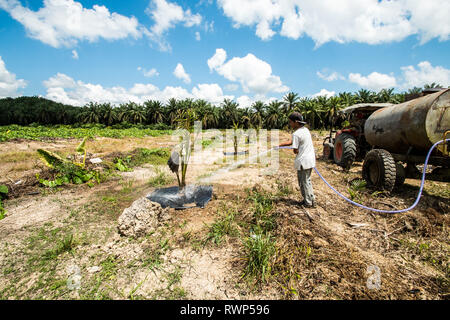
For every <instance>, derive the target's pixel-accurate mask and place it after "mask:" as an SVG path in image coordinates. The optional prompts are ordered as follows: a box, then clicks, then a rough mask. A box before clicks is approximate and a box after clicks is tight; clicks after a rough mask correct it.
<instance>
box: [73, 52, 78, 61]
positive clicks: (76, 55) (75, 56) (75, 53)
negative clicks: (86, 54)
mask: <svg viewBox="0 0 450 320" xmlns="http://www.w3.org/2000/svg"><path fill="white" fill-rule="evenodd" d="M72 58H74V59H75V60H78V52H77V50H72Z"/></svg>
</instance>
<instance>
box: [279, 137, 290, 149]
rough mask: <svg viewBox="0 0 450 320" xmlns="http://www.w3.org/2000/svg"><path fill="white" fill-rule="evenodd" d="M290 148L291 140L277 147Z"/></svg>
mask: <svg viewBox="0 0 450 320" xmlns="http://www.w3.org/2000/svg"><path fill="white" fill-rule="evenodd" d="M289 146H292V139H291V140H289V142H285V143H282V144H280V145H279V147H289Z"/></svg>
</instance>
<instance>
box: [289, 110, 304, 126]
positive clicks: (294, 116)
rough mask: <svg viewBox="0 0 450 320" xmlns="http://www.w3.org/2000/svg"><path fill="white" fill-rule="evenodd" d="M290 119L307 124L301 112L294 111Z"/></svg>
mask: <svg viewBox="0 0 450 320" xmlns="http://www.w3.org/2000/svg"><path fill="white" fill-rule="evenodd" d="M289 119H290V120H292V121H294V122H298V123H300V124H306V122H305V121H304V120H303V116H302V114H301V113H300V112H292V113H291V115H290V116H289Z"/></svg>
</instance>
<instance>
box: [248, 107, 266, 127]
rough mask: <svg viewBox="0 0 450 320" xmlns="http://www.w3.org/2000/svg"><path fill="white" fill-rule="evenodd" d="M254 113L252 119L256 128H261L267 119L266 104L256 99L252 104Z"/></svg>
mask: <svg viewBox="0 0 450 320" xmlns="http://www.w3.org/2000/svg"><path fill="white" fill-rule="evenodd" d="M252 109H253V114H252V115H251V117H250V121H251V123H252V124H253V126H254V127H255V128H256V129H261V127H262V126H263V124H264V119H265V117H266V116H265V109H266V105H265V104H264V102H262V101H256V102H254V103H253V104H252Z"/></svg>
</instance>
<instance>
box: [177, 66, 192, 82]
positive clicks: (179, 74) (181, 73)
mask: <svg viewBox="0 0 450 320" xmlns="http://www.w3.org/2000/svg"><path fill="white" fill-rule="evenodd" d="M173 74H174V75H175V77H177V78H178V79H181V80H183V81H184V82H185V83H191V77H190V76H189V75H188V74H187V73H186V71H184V67H183V65H182V64H181V63H179V64H177V66H176V67H175V70H174V71H173Z"/></svg>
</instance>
